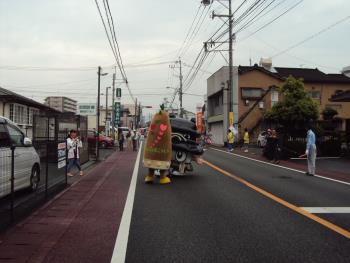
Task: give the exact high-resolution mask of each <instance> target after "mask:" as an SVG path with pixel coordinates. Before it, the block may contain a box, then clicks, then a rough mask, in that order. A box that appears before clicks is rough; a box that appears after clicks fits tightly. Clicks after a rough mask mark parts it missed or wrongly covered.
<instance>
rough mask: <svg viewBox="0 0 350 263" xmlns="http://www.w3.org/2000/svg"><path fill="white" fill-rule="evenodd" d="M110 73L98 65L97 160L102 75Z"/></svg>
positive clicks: (97, 153) (97, 152) (97, 156)
mask: <svg viewBox="0 0 350 263" xmlns="http://www.w3.org/2000/svg"><path fill="white" fill-rule="evenodd" d="M107 74H108V73H102V68H101V66H99V67H98V72H97V75H98V80H97V111H96V114H97V120H96V160H97V161H98V158H99V155H100V151H99V148H98V144H99V139H100V129H99V127H100V93H101V76H106V75H107Z"/></svg>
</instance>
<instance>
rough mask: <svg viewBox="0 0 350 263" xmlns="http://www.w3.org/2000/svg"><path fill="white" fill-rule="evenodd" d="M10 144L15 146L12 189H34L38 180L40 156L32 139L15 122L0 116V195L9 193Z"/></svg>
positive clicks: (37, 184)
mask: <svg viewBox="0 0 350 263" xmlns="http://www.w3.org/2000/svg"><path fill="white" fill-rule="evenodd" d="M11 146H15V151H14V157H15V159H14V163H15V166H14V177H15V180H14V190H15V191H18V190H20V189H23V188H31V189H32V190H33V191H35V190H36V189H37V188H38V186H39V182H40V158H39V155H38V153H37V152H36V150H35V149H34V147H33V145H32V141H31V140H30V139H29V138H27V137H25V135H24V134H23V132H22V131H21V130H20V129H19V128H18V126H17V125H16V124H15V123H13V122H12V121H10V120H9V119H7V118H5V117H2V116H0V197H3V196H6V195H8V194H10V193H11V160H12V159H11V156H12V154H11V152H12V151H11Z"/></svg>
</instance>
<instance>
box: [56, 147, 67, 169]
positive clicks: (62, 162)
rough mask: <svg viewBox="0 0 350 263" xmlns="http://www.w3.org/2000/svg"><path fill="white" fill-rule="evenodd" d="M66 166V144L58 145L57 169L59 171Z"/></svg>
mask: <svg viewBox="0 0 350 263" xmlns="http://www.w3.org/2000/svg"><path fill="white" fill-rule="evenodd" d="M65 166H66V143H65V142H62V143H59V144H58V145H57V167H58V169H60V168H63V167H65Z"/></svg>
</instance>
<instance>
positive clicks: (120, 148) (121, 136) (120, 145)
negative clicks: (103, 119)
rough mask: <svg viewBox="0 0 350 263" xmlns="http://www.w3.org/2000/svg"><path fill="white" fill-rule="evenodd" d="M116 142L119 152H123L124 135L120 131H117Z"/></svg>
mask: <svg viewBox="0 0 350 263" xmlns="http://www.w3.org/2000/svg"><path fill="white" fill-rule="evenodd" d="M118 142H119V151H121V152H122V151H124V134H123V131H122V130H121V129H118Z"/></svg>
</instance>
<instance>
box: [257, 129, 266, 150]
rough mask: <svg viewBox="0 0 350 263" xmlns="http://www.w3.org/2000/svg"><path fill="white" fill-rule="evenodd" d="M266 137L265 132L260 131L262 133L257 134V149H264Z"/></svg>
mask: <svg viewBox="0 0 350 263" xmlns="http://www.w3.org/2000/svg"><path fill="white" fill-rule="evenodd" d="M266 137H267V132H266V131H262V132H260V133H259V135H258V139H257V145H258V146H259V147H265V145H266Z"/></svg>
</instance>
